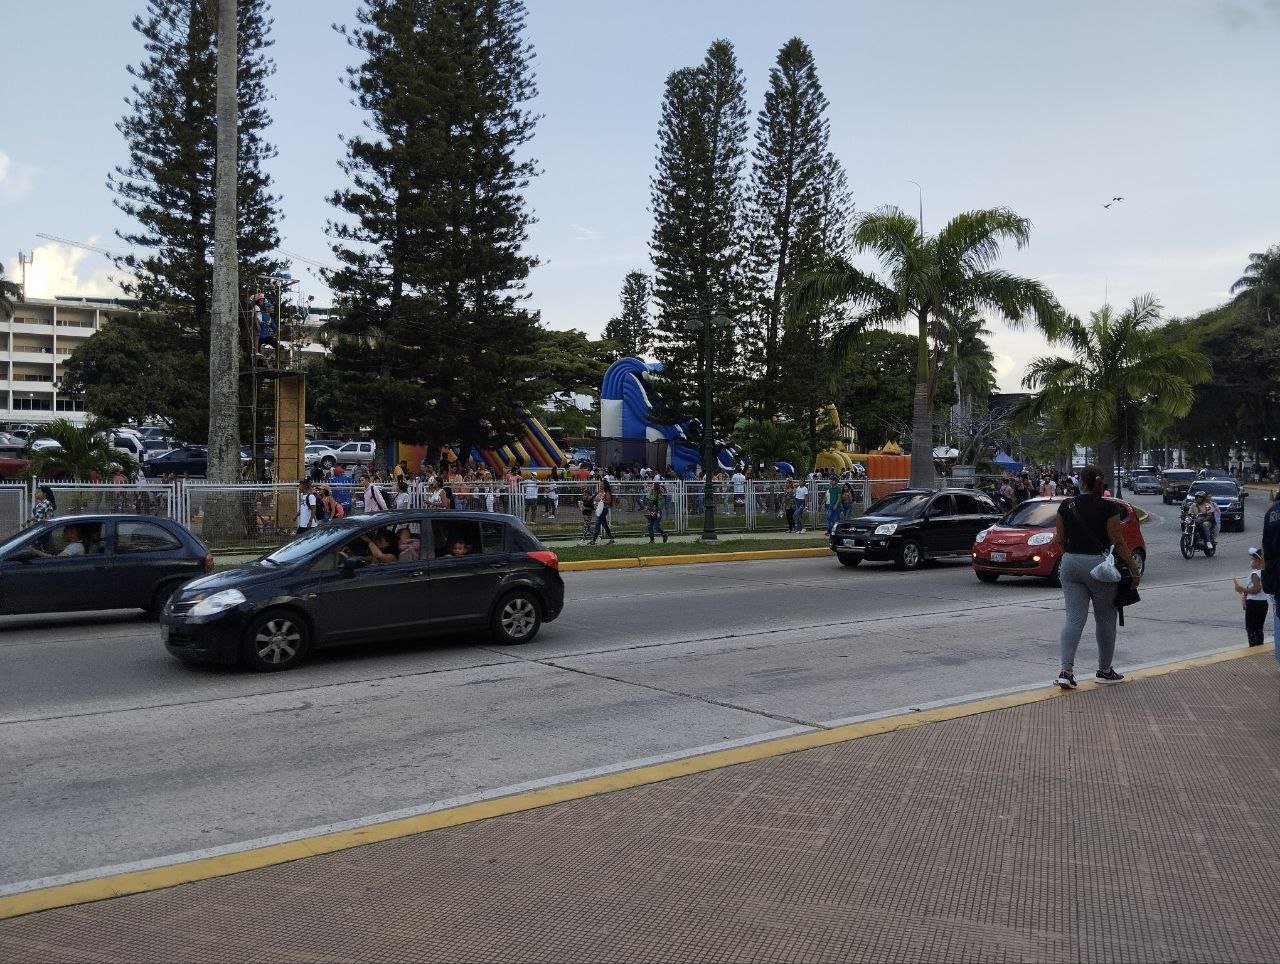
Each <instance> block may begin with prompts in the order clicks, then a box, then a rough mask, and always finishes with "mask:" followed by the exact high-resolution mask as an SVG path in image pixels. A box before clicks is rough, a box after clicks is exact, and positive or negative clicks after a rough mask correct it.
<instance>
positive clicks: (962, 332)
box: [947, 311, 996, 422]
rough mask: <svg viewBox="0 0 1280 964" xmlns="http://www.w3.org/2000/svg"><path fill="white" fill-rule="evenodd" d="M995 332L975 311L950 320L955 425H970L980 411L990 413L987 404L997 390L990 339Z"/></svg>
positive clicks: (948, 323)
mask: <svg viewBox="0 0 1280 964" xmlns="http://www.w3.org/2000/svg"><path fill="white" fill-rule="evenodd" d="M990 334H991V330H990V329H989V328H988V327H987V322H986V319H985V318H983V317H982V316H981V315H979V314H978V313H977V312H974V311H967V312H965V313H964V314H961V315H958V316H953V317H950V318H948V319H947V336H948V338H949V339H950V342H951V377H952V379H953V380H954V381H955V385H956V405H955V407H954V408H953V409H952V420H953V422H967V421H969V420H970V419H971V418H972V417H973V414H974V410H975V407H974V406H975V402H980V403H981V404H980V407H979V408H978V411H984V410H985V409H986V403H987V400H988V399H989V398H990V397H991V393H992V392H993V391H995V387H996V367H995V356H994V355H992V354H991V346H990V345H988V344H987V337H988V336H989V335H990Z"/></svg>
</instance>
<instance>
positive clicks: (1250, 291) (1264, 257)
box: [1231, 244, 1280, 321]
mask: <svg viewBox="0 0 1280 964" xmlns="http://www.w3.org/2000/svg"><path fill="white" fill-rule="evenodd" d="M1231 293H1232V294H1233V295H1235V296H1236V297H1235V300H1236V301H1248V302H1251V303H1252V304H1253V305H1254V306H1255V307H1256V308H1260V309H1263V310H1266V311H1267V313H1268V318H1269V317H1270V313H1271V312H1272V311H1280V244H1273V245H1272V246H1271V247H1269V248H1267V250H1266V251H1263V252H1261V253H1258V252H1255V253H1254V254H1251V255H1249V266H1248V267H1247V268H1245V269H1244V274H1243V275H1241V276H1240V277H1239V278H1237V279H1236V282H1235V284H1233V285H1232V286H1231ZM1276 320H1277V321H1280V318H1277V319H1276Z"/></svg>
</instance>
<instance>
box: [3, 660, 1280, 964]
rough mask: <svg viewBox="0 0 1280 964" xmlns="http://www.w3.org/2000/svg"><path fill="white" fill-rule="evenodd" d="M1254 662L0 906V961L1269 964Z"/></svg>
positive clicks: (1269, 751)
mask: <svg viewBox="0 0 1280 964" xmlns="http://www.w3.org/2000/svg"><path fill="white" fill-rule="evenodd" d="M1278 788H1280V672H1278V671H1277V667H1276V661H1275V658H1274V657H1273V656H1272V655H1271V654H1270V653H1269V652H1268V653H1263V654H1257V655H1252V656H1248V657H1244V658H1240V659H1234V660H1230V661H1227V662H1221V663H1216V664H1213V665H1209V666H1201V667H1197V668H1193V669H1186V670H1182V671H1178V672H1175V673H1171V674H1168V675H1165V676H1160V677H1156V678H1152V679H1146V680H1138V681H1134V682H1132V683H1130V684H1126V685H1125V686H1119V687H1112V688H1109V689H1098V690H1090V691H1084V690H1082V691H1079V692H1076V693H1072V694H1069V695H1067V696H1065V697H1062V698H1058V699H1050V700H1046V701H1043V702H1038V703H1033V704H1029V705H1025V706H1019V707H1014V708H1010V709H1002V710H996V711H993V712H988V713H983V714H980V715H975V716H969V717H965V718H962V719H956V720H951V721H947V722H940V723H932V724H929V725H925V726H920V727H915V728H911V729H906V730H901V731H898V732H892V733H887V734H883V735H879V736H870V737H865V738H862V739H858V740H854V741H851V742H847V743H841V744H836V745H832V746H827V747H822V748H820V749H813V750H805V751H802V752H797V753H791V754H787V755H784V756H778V757H773V758H769V759H765V760H760V761H755V762H751V763H745V764H741V765H738V766H734V767H728V768H725V769H721V770H715V771H710V772H706V773H701V774H696V775H693V776H686V777H680V778H677V779H673V780H668V781H666V782H663V783H658V784H653V785H649V786H645V787H640V788H637V789H631V790H623V791H619V792H615V793H610V794H605V795H601V796H596V797H591V798H587V799H582V800H575V801H571V802H567V803H561V804H557V805H554V806H549V807H546V808H543V809H540V810H535V811H529V812H526V813H521V814H513V815H509V816H503V817H496V818H493V819H490V820H487V821H483V822H479V823H473V824H468V825H464V826H459V827H453V828H449V829H445V830H438V831H435V832H433V833H427V834H420V835H418V836H413V837H406V838H402V839H399V840H392V841H387V842H384V843H378V844H370V845H368V846H364V847H359V848H356V849H353V850H348V851H343V852H340V853H334V854H329V855H326V856H322V857H312V858H308V859H305V860H300V861H296V862H294V863H291V864H286V865H283V866H278V867H274V868H267V869H262V870H255V871H249V872H246V873H242V874H239V875H236V876H231V877H223V878H218V879H213V880H207V881H202V882H198V883H192V884H185V885H182V886H179V887H175V888H172V889H169V890H162V891H157V892H153V893H149V894H139V895H135V896H131V897H125V898H119V899H115V900H110V901H104V902H101V903H97V904H90V905H82V906H80V907H72V908H66V909H63V910H55V911H48V912H45V913H42V914H34V915H30V916H28V917H23V918H18V919H15V920H10V921H4V922H0V960H2V961H22V960H40V961H52V960H83V961H110V960H129V961H178V960H182V961H188V960H190V961H197V960H198V961H240V960H243V961H280V960H290V961H292V960H378V961H383V960H387V961H392V960H395V961H400V960H404V961H415V960H437V961H459V960H476V961H481V960H482V961H508V960H510V961H575V960H592V961H596V960H637V961H639V960H646V961H647V960H662V961H669V960H675V961H684V960H689V961H694V960H697V961H737V960H787V961H811V960H813V961H817V960H822V961H862V960H867V961H870V960H875V961H890V960H902V961H955V960H991V961H1003V960H1035V961H1041V960H1048V961H1076V960H1084V961H1116V960H1125V961H1174V960H1177V961H1196V960H1202V961H1270V960H1274V959H1275V958H1276V956H1277V953H1278V949H1280V914H1277V911H1276V908H1277V907H1278V906H1280V790H1278Z"/></svg>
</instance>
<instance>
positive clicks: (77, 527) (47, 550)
mask: <svg viewBox="0 0 1280 964" xmlns="http://www.w3.org/2000/svg"><path fill="white" fill-rule="evenodd" d="M212 568H213V556H211V555H210V554H209V550H208V549H206V548H205V547H204V545H203V544H202V543H201V542H200V540H199V539H197V538H196V537H195V536H193V535H192V534H191V533H190V532H188V531H187V530H186V529H185V528H183V527H182V526H181V525H179V524H178V523H177V522H174V521H173V520H172V519H163V518H159V517H156V516H149V515H77V516H64V517H62V518H58V519H48V520H46V521H44V522H41V523H38V524H37V525H34V526H32V527H31V528H29V529H23V530H22V531H21V532H19V533H17V534H16V535H14V536H11V537H10V538H9V539H7V540H5V541H4V542H3V543H0V612H3V613H4V614H5V615H15V614H18V613H52V612H82V611H85V610H93V609H145V610H147V611H149V612H159V611H160V610H161V609H162V608H163V607H164V604H165V600H167V599H168V598H169V596H171V595H172V594H173V591H174V590H175V589H177V588H178V587H179V586H180V585H182V584H183V583H184V582H186V581H187V580H189V579H194V578H195V577H197V576H201V575H204V574H205V573H207V572H209V571H210V570H211V569H212Z"/></svg>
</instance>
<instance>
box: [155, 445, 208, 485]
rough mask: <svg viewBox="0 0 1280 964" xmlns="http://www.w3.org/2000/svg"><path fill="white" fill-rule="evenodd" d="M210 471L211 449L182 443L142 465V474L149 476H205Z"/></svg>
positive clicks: (200, 477)
mask: <svg viewBox="0 0 1280 964" xmlns="http://www.w3.org/2000/svg"><path fill="white" fill-rule="evenodd" d="M208 472H209V450H208V449H206V448H204V447H203V446H199V445H182V446H179V447H178V448H176V449H173V450H172V451H170V452H165V453H164V454H163V455H157V456H156V457H155V458H152V459H149V460H148V461H146V462H144V463H143V465H142V474H143V475H146V476H148V477H149V478H153V479H154V478H163V477H164V476H166V475H177V476H188V477H190V478H199V479H202V478H204V477H205V476H206V475H207V474H208Z"/></svg>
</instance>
